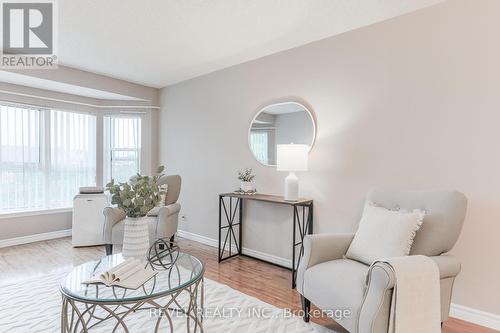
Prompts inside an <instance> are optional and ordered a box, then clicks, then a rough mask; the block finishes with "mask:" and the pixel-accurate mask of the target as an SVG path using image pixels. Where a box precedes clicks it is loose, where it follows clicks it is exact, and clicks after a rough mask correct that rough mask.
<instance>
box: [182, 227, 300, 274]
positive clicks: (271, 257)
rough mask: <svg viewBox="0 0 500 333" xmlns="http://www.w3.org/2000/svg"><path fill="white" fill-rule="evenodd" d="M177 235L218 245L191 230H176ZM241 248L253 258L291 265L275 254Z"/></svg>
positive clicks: (288, 261) (289, 261)
mask: <svg viewBox="0 0 500 333" xmlns="http://www.w3.org/2000/svg"><path fill="white" fill-rule="evenodd" d="M177 235H178V236H179V237H182V238H186V239H189V240H193V241H195V242H199V243H202V244H205V245H208V246H212V247H218V246H219V242H218V241H217V240H216V239H213V238H209V237H205V236H201V235H198V234H194V233H192V232H188V231H184V230H177ZM232 250H233V251H235V252H236V247H234V246H233V247H232ZM242 250H243V251H242V252H243V254H248V255H249V256H252V257H255V258H259V259H262V260H265V261H269V262H272V263H274V264H277V265H280V266H284V267H292V261H291V260H290V259H285V258H282V257H278V256H275V255H272V254H268V253H264V252H260V251H257V250H253V249H249V248H246V247H244V248H243V249H242Z"/></svg>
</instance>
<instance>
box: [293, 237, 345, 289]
mask: <svg viewBox="0 0 500 333" xmlns="http://www.w3.org/2000/svg"><path fill="white" fill-rule="evenodd" d="M353 237H354V235H353V234H316V235H307V236H306V237H305V238H304V256H303V257H302V259H301V260H300V265H299V267H298V269H297V290H298V291H299V292H300V293H302V289H303V281H304V272H305V271H306V269H308V268H309V267H312V266H314V265H317V264H320V263H322V262H326V261H329V260H335V259H342V257H343V256H344V255H345V253H346V251H347V248H348V247H349V244H351V241H352V238H353Z"/></svg>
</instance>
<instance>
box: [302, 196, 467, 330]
mask: <svg viewBox="0 0 500 333" xmlns="http://www.w3.org/2000/svg"><path fill="white" fill-rule="evenodd" d="M367 199H368V200H371V201H373V202H375V203H377V204H379V205H382V206H384V207H386V208H390V209H397V208H401V209H406V210H410V209H416V208H420V209H424V210H425V211H426V216H425V219H424V223H423V225H422V227H421V229H420V230H419V231H418V233H417V236H416V237H415V241H414V243H413V246H412V250H411V253H410V255H417V254H421V255H426V256H429V257H430V258H431V259H433V260H434V261H435V262H436V264H437V266H438V268H439V271H440V279H441V322H444V321H445V320H446V319H448V314H449V311H450V302H451V293H452V288H453V282H454V280H455V277H456V276H457V275H458V273H459V272H460V262H459V261H458V260H457V259H456V258H455V257H453V256H451V255H445V253H446V252H448V251H450V250H451V248H452V247H453V246H454V245H455V243H456V241H457V239H458V236H459V235H460V231H461V229H462V225H463V222H464V218H465V212H466V207H467V199H466V197H465V196H464V195H463V194H461V193H459V192H455V191H432V192H403V191H388V190H383V189H375V190H373V191H371V192H370V193H368V196H367ZM353 237H354V235H353V234H318V235H309V236H306V238H305V240H304V256H303V258H302V261H301V263H300V265H299V268H298V271H297V291H298V292H299V293H300V294H301V300H302V306H303V308H304V310H305V315H304V321H306V322H307V321H309V310H310V304H311V302H312V303H313V304H315V305H316V306H317V307H319V308H320V309H323V310H329V311H327V312H326V313H333V311H337V312H336V313H339V312H338V310H349V312H350V315H349V316H344V317H343V318H340V319H339V318H336V321H337V322H338V323H339V324H340V325H341V326H343V327H344V328H346V329H347V330H348V331H349V332H351V333H387V331H388V324H389V313H390V305H391V297H392V291H393V287H394V282H395V277H394V276H393V273H392V272H393V271H392V270H391V269H390V268H389V267H387V266H386V265H385V264H382V263H376V264H375V265H374V267H372V269H371V270H369V266H367V265H365V264H363V263H360V262H357V261H354V260H349V259H344V255H345V253H346V251H347V249H348V248H349V245H350V243H351V241H352V239H353ZM340 317H342V316H340Z"/></svg>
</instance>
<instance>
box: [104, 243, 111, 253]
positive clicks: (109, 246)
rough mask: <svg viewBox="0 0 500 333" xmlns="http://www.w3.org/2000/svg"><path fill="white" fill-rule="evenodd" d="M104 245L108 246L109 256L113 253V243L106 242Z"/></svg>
mask: <svg viewBox="0 0 500 333" xmlns="http://www.w3.org/2000/svg"><path fill="white" fill-rule="evenodd" d="M104 247H105V248H106V255H107V256H109V255H111V254H113V244H106V245H104Z"/></svg>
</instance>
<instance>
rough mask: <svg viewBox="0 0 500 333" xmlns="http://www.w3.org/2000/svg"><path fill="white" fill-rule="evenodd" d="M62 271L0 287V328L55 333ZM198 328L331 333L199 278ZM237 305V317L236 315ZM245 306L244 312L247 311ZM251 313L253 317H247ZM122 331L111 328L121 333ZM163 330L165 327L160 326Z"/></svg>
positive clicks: (131, 322)
mask: <svg viewBox="0 0 500 333" xmlns="http://www.w3.org/2000/svg"><path fill="white" fill-rule="evenodd" d="M65 275H66V272H64V273H53V274H49V275H43V276H41V277H38V278H31V279H28V280H25V281H22V282H20V281H17V282H16V283H11V284H5V285H0V332H2V333H35V332H49V333H56V332H60V318H61V317H60V314H61V296H60V292H59V281H60V280H62V279H63V278H64V277H65ZM205 309H206V310H207V314H210V315H209V316H206V317H205V319H204V322H203V323H204V324H203V327H204V330H205V332H207V333H215V332H217V333H218V332H223V333H233V332H234V333H236V332H238V333H241V332H251V333H302V332H304V333H332V332H333V331H331V330H329V329H326V328H324V327H322V326H319V325H316V324H314V323H309V324H306V323H304V322H303V321H302V318H300V317H297V316H292V315H289V312H288V313H287V312H285V311H284V310H283V309H279V308H277V307H275V306H272V305H270V304H267V303H265V302H262V301H260V300H258V299H256V298H254V297H250V296H248V295H245V294H243V293H241V292H239V291H237V290H234V289H232V288H230V287H228V286H226V285H223V284H220V283H217V282H215V281H211V280H208V279H205ZM236 309H239V310H240V311H241V316H238V315H237V312H236V311H238V310H236ZM249 309H250V310H249ZM249 311H251V312H252V313H253V314H254V315H248V313H249ZM156 319H157V318H155V317H151V316H150V313H149V311H147V310H145V311H138V312H137V313H135V314H134V315H133V316H132V317H129V319H128V320H126V323H127V326H128V328H129V330H130V332H131V333H136V332H140V333H143V332H144V333H146V332H153V327H154V324H155V323H156ZM173 321H174V327H175V330H174V331H175V332H176V333H177V332H186V325H185V319H184V318H181V317H177V318H173ZM115 323H116V322H115V321H112V320H110V321H107V322H104V323H101V324H100V325H98V326H96V327H95V328H93V329H91V330H90V332H106V333H108V332H112V330H113V327H114V324H115ZM122 331H123V330H120V329H119V330H117V332H122ZM161 331H163V332H165V331H166V330H165V329H163V330H161Z"/></svg>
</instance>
